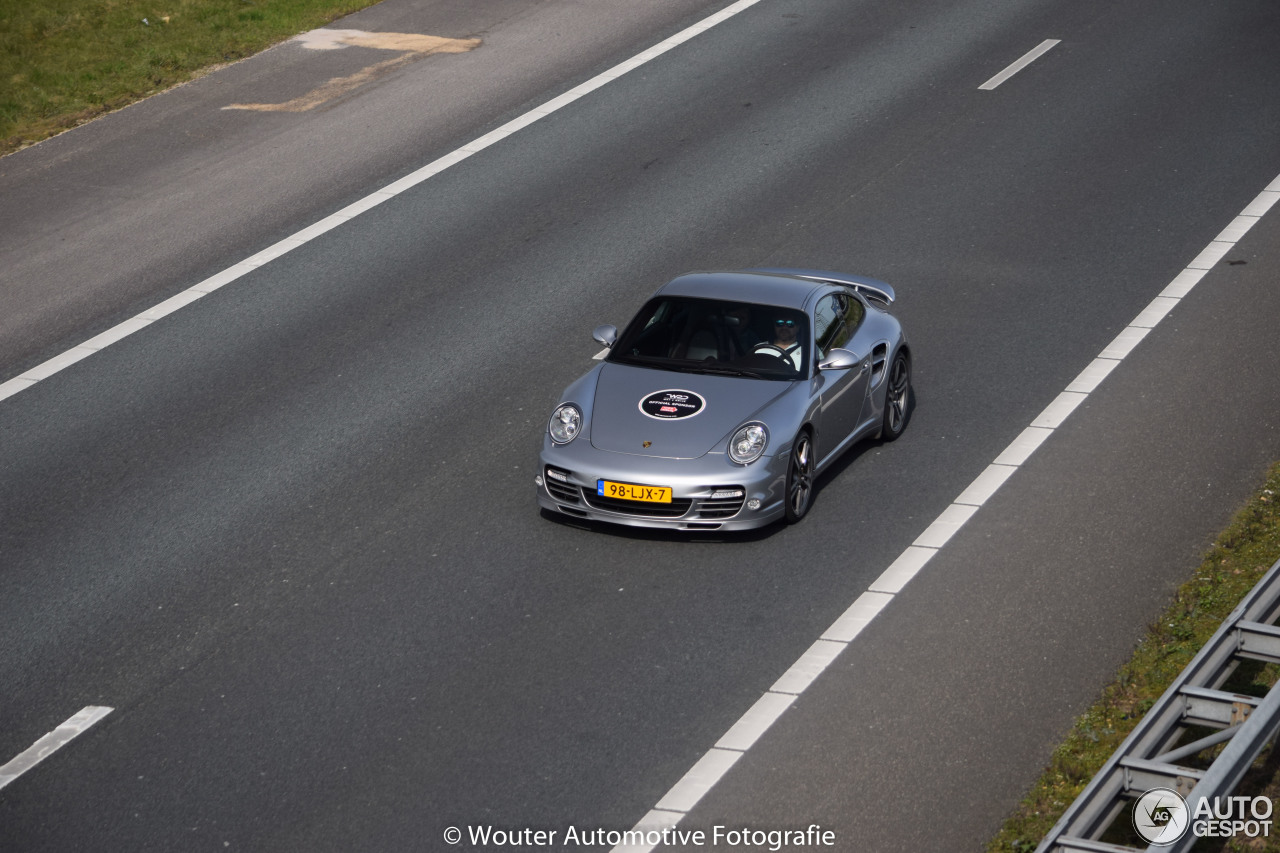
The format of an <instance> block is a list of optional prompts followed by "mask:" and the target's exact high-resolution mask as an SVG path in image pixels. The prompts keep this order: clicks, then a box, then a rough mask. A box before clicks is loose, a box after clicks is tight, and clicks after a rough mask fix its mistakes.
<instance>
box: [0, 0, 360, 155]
mask: <svg viewBox="0 0 1280 853" xmlns="http://www.w3.org/2000/svg"><path fill="white" fill-rule="evenodd" d="M373 2H374V0H40V2H38V3H37V2H33V0H0V155H3V154H8V153H10V152H12V151H16V150H17V149H19V148H23V147H25V146H27V145H30V144H32V143H34V142H38V141H40V140H41V139H45V138H47V137H49V136H52V135H54V134H56V133H60V132H61V131H63V130H66V129H68V128H71V127H75V126H76V125H78V124H82V123H84V122H86V121H89V120H90V119H93V118H96V117H97V116H100V115H102V114H104V113H106V112H110V111H111V110H115V109H119V108H120V107H123V106H126V105H128V104H130V103H133V102H134V101H137V100H139V99H141V98H144V97H146V96H147V95H151V94H154V93H156V92H159V91H161V90H163V89H167V88H169V87H170V86H173V85H176V84H178V83H182V82H185V81H187V80H190V79H192V78H193V77H196V76H199V74H200V73H202V72H203V71H206V70H208V69H209V68H210V67H213V66H217V65H219V64H223V63H227V62H232V61H234V60H237V59H242V58H244V57H246V56H250V55H251V54H254V53H257V52H258V51H260V50H263V49H264V48H267V47H270V46H271V45H273V44H275V43H277V42H280V41H283V40H284V39H287V38H289V37H291V36H294V35H297V34H298V33H300V32H306V31H307V30H312V29H315V28H316V27H320V26H323V25H325V24H327V23H329V22H330V21H333V20H334V19H336V18H339V17H341V16H343V15H346V14H349V13H351V12H354V11H356V10H358V9H363V8H364V7H366V6H370V5H372V4H373Z"/></svg>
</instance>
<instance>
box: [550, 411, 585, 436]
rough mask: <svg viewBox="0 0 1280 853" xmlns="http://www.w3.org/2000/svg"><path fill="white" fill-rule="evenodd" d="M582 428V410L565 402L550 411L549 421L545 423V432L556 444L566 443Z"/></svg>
mask: <svg viewBox="0 0 1280 853" xmlns="http://www.w3.org/2000/svg"><path fill="white" fill-rule="evenodd" d="M580 429H582V412H580V411H578V407H577V406H575V405H573V404H566V405H563V406H561V407H560V408H558V409H556V410H555V411H554V412H552V413H551V422H550V423H549V424H547V432H549V433H551V440H552V441H554V442H555V443H556V444H568V443H569V442H571V441H573V440H574V439H575V438H576V437H577V436H578V430H580Z"/></svg>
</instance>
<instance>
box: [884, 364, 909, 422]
mask: <svg viewBox="0 0 1280 853" xmlns="http://www.w3.org/2000/svg"><path fill="white" fill-rule="evenodd" d="M910 399H911V359H909V358H908V357H907V354H906V353H903V352H900V353H898V354H897V355H896V356H894V359H893V367H892V368H890V370H889V387H888V388H887V389H885V394H884V422H883V423H882V424H881V426H880V438H881V439H882V440H884V441H893V440H894V439H895V438H897V437H898V436H900V435H902V433H903V431H904V430H906V428H907V404H908V402H909V401H910Z"/></svg>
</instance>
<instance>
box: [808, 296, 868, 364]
mask: <svg viewBox="0 0 1280 853" xmlns="http://www.w3.org/2000/svg"><path fill="white" fill-rule="evenodd" d="M860 322H862V303H861V302H859V301H858V300H857V299H854V298H853V297H852V296H846V295H845V294H843V293H832V294H830V295H828V296H824V297H822V299H821V300H820V301H819V302H818V307H817V308H816V309H815V310H814V312H813V333H814V340H815V341H816V342H817V345H818V358H819V359H824V358H826V357H827V353H829V352H831V350H833V349H836V348H837V347H842V346H844V345H845V344H847V343H848V342H849V339H850V338H851V337H853V330H854V329H856V328H858V324H859V323H860Z"/></svg>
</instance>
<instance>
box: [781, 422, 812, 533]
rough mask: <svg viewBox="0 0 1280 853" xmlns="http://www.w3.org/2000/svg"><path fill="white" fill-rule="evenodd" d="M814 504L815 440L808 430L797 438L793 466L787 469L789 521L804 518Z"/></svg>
mask: <svg viewBox="0 0 1280 853" xmlns="http://www.w3.org/2000/svg"><path fill="white" fill-rule="evenodd" d="M812 503H813V439H812V438H811V437H810V436H809V433H808V431H807V430H801V431H800V434H799V435H797V436H796V443H795V446H794V447H792V448H791V464H790V465H789V466H788V467H787V521H788V522H789V523H791V524H794V523H795V522H797V521H799V520H800V519H802V518H804V515H805V513H806V512H808V511H809V505H810V504H812Z"/></svg>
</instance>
